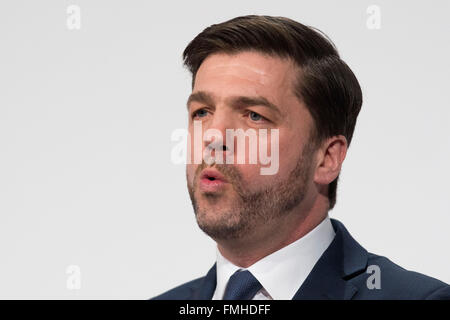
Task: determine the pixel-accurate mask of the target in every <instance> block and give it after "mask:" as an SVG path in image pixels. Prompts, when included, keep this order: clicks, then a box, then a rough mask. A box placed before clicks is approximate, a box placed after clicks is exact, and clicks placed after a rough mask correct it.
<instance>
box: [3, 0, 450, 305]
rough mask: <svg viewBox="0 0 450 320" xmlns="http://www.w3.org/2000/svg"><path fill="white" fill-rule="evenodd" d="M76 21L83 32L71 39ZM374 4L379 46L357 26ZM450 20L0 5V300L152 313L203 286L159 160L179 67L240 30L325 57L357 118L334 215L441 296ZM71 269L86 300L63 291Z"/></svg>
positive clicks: (331, 6)
mask: <svg viewBox="0 0 450 320" xmlns="http://www.w3.org/2000/svg"><path fill="white" fill-rule="evenodd" d="M71 4H75V5H78V6H80V8H81V30H77V31H70V30H68V29H67V27H66V19H67V13H66V9H67V6H68V5H71ZM372 4H376V5H379V6H380V9H381V29H380V30H369V29H368V28H367V27H366V20H367V18H368V14H367V13H366V9H367V7H368V6H369V5H372ZM449 12H450V1H447V0H444V1H433V2H430V1H298V0H297V1H261V0H258V1H164V2H163V1H136V0H132V1H106V0H104V1H92V0H89V1H87V0H74V1H56V0H55V1H31V0H30V1H17V0H15V1H5V0H2V1H1V2H0V298H26V299H28V298H44V299H45V298H58V299H67V298H70V299H72V298H74V299H77V298H84V299H91V298H106V299H109V298H123V299H131V298H137V299H146V298H150V297H152V296H154V295H156V294H159V293H161V292H163V291H165V290H167V289H169V288H172V287H173V286H175V285H178V284H180V283H182V282H185V281H188V280H191V279H193V278H196V277H200V276H202V275H204V274H205V273H206V272H207V270H208V269H209V268H210V266H211V265H212V264H213V262H214V259H215V251H214V249H215V243H214V242H213V241H212V240H211V239H209V238H208V237H207V236H206V235H204V234H203V233H202V232H201V231H200V230H199V229H198V227H197V225H196V222H195V219H194V214H193V210H192V207H191V204H190V200H189V196H188V193H187V189H186V182H185V171H184V167H183V166H182V165H174V164H172V163H171V161H170V152H171V149H172V147H173V146H174V145H175V143H173V142H171V140H170V137H171V133H172V131H173V130H175V129H177V128H184V127H186V124H187V112H186V109H185V102H186V99H187V96H188V95H189V93H190V75H189V74H188V72H187V71H186V70H185V69H183V67H182V65H181V53H182V51H183V49H184V48H185V46H186V45H187V44H188V42H189V41H190V40H191V39H192V38H193V37H194V36H195V35H197V34H198V33H199V32H200V31H202V30H203V29H204V28H205V27H207V26H209V25H210V24H213V23H218V22H222V21H225V20H227V19H230V18H232V17H235V16H239V15H244V14H269V15H282V16H287V17H290V18H293V19H295V20H298V21H300V22H302V23H304V24H307V25H311V26H314V27H317V28H319V29H320V30H322V31H323V32H325V33H326V34H327V35H328V36H329V37H330V38H331V39H332V40H333V41H334V42H335V44H336V46H337V47H338V49H339V51H340V53H341V55H342V57H343V58H344V60H345V61H346V62H347V63H348V64H349V65H350V67H351V68H352V69H353V71H354V72H355V74H356V76H357V77H358V79H359V81H360V83H361V86H362V88H363V93H364V100H365V101H364V104H363V107H362V111H361V113H360V116H359V119H358V123H357V126H356V130H355V135H354V139H353V141H352V145H351V147H350V149H349V152H348V154H347V159H346V160H345V162H344V165H343V170H342V174H341V179H340V184H339V189H338V200H337V204H336V207H335V209H333V210H332V211H331V212H330V216H331V217H333V218H337V219H339V220H341V221H342V222H344V224H345V225H346V226H347V228H348V229H349V231H350V232H351V233H352V235H353V236H354V237H355V238H356V239H357V240H358V241H359V242H360V243H361V244H362V245H363V246H365V247H366V248H367V249H368V250H369V251H372V252H375V253H378V254H382V255H386V256H387V257H389V258H390V259H391V260H393V261H394V262H396V263H398V264H400V265H401V266H403V267H405V268H407V269H412V270H415V271H419V272H422V273H425V274H428V275H430V276H433V277H436V278H439V279H441V280H443V281H445V282H447V283H450V268H449V266H450V255H449V243H450V232H449V227H450V215H449V214H450V209H449V204H448V200H449V188H448V181H449V180H450V169H449V163H450V143H449V136H450V132H449V130H450V129H449V127H450V108H449V100H450V97H449V92H450V90H449V89H450V88H449V82H450V79H449V70H450V62H449V57H450V43H449V41H448V39H449V31H450V20H449V19H448V14H449ZM72 264H74V265H78V266H79V267H80V268H81V289H79V290H68V289H67V287H66V280H67V277H68V275H67V274H66V268H67V266H69V265H72ZM381 277H382V275H381ZM381 279H382V278H381Z"/></svg>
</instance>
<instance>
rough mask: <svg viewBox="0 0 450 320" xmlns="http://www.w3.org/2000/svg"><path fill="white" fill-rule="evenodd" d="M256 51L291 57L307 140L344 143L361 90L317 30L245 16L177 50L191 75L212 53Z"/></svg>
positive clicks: (331, 191)
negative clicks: (309, 122)
mask: <svg viewBox="0 0 450 320" xmlns="http://www.w3.org/2000/svg"><path fill="white" fill-rule="evenodd" d="M242 51H257V52H260V53H263V54H268V55H271V56H277V57H280V58H288V59H291V60H293V61H294V62H295V63H296V64H297V65H298V66H299V67H300V68H299V73H298V79H297V83H295V84H294V91H295V94H296V95H297V97H298V98H299V99H300V101H303V102H304V103H305V105H306V107H307V109H308V110H309V112H310V113H311V116H312V118H313V119H314V124H315V126H314V128H313V130H314V132H313V133H312V138H311V142H312V143H314V145H315V146H318V145H319V144H320V143H321V142H322V141H323V140H324V139H326V138H329V137H332V136H335V135H343V136H345V138H346V139H347V143H348V145H349V146H350V142H351V140H352V136H353V131H354V129H355V125H356V118H357V116H358V113H359V111H360V109H361V105H362V92H361V87H360V85H359V83H358V80H357V79H356V77H355V75H354V74H353V72H352V71H351V70H350V68H349V67H348V66H347V64H346V63H345V62H344V61H342V60H341V58H340V57H339V54H338V52H337V49H336V47H335V45H334V44H333V43H332V41H331V40H330V39H329V38H328V37H327V36H325V35H324V34H323V33H322V32H321V31H319V30H318V29H315V28H313V27H309V26H305V25H303V24H301V23H299V22H296V21H294V20H291V19H289V18H285V17H272V16H257V15H248V16H242V17H237V18H234V19H231V20H229V21H226V22H223V23H219V24H213V25H211V26H210V27H208V28H206V29H205V30H203V31H202V32H201V33H200V34H199V35H197V36H196V37H195V38H194V39H193V40H192V41H191V42H190V43H189V44H188V46H187V47H186V49H185V50H184V52H183V61H184V65H185V66H187V68H188V69H189V71H190V72H191V73H192V87H193V86H194V82H195V76H196V73H197V70H198V69H199V67H200V65H201V64H202V62H203V61H204V60H205V58H206V57H207V56H209V55H211V54H213V53H219V52H220V53H229V54H234V53H239V52H242ZM338 179H339V176H338V177H337V178H336V179H335V180H334V181H333V182H331V183H330V184H329V186H328V199H329V203H330V205H329V210H331V209H332V208H333V207H334V205H335V203H336V189H337V182H338Z"/></svg>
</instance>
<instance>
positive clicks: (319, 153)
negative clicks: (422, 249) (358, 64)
mask: <svg viewBox="0 0 450 320" xmlns="http://www.w3.org/2000/svg"><path fill="white" fill-rule="evenodd" d="M183 58H184V63H185V65H186V66H187V67H188V68H189V70H190V71H191V72H192V76H193V78H192V94H191V95H190V97H189V99H188V110H189V133H190V140H189V142H190V145H193V144H195V143H194V141H193V136H194V135H195V130H196V128H195V125H196V124H201V130H202V132H205V131H206V130H212V129H213V130H215V131H214V132H216V133H217V132H219V133H221V134H222V136H223V137H225V136H226V137H227V139H220V138H219V137H218V136H217V137H216V138H215V139H212V138H211V139H206V140H205V141H204V144H203V145H202V146H201V152H205V150H207V149H208V148H209V149H214V150H210V151H211V152H212V153H211V155H213V156H212V160H213V161H211V162H207V161H205V159H203V161H201V162H200V163H188V164H187V184H188V190H189V195H190V197H191V200H192V204H193V207H194V212H195V216H196V219H197V223H198V225H199V227H200V228H201V229H202V230H203V231H204V232H205V233H206V234H208V235H209V236H210V237H211V238H213V239H214V240H215V241H216V242H217V261H216V263H215V264H214V266H213V267H212V268H211V269H210V270H209V272H208V273H207V274H206V276H205V277H202V278H199V279H196V280H193V281H190V282H188V283H185V284H183V285H181V286H179V287H176V288H174V289H172V290H170V291H168V292H166V293H163V294H162V295H159V296H158V297H156V298H155V299H227V300H228V299H260V300H261V299H445V298H450V286H448V285H447V284H445V283H443V282H441V281H439V280H436V279H433V278H430V277H427V276H425V275H421V274H419V273H415V272H411V271H407V270H405V269H402V268H401V267H399V266H397V265H395V264H394V263H392V262H391V261H390V260H388V259H387V258H385V257H382V256H377V255H374V254H371V253H368V252H367V251H366V250H365V249H364V248H362V247H361V246H360V245H359V244H358V243H357V242H356V241H355V240H354V239H353V238H352V237H351V236H350V234H349V233H348V231H347V230H346V229H345V228H344V226H343V224H342V223H340V222H339V221H337V220H334V219H330V218H329V216H328V211H329V210H331V209H332V208H333V207H334V205H335V202H336V188H337V182H338V178H339V173H340V170H341V166H342V163H343V161H344V159H345V156H346V152H347V149H348V147H349V145H350V142H351V140H352V136H353V131H354V127H355V124H356V119H357V116H358V113H359V111H360V108H361V105H362V93H361V88H360V86H359V83H358V81H357V79H356V77H355V76H354V74H353V72H352V71H351V70H350V68H349V67H348V66H347V65H346V64H345V63H344V62H343V61H342V60H341V59H340V57H339V55H338V52H337V50H336V48H335V47H334V45H333V44H332V43H331V42H330V40H328V39H327V38H326V37H325V36H324V35H322V34H321V33H319V32H318V31H316V30H315V29H313V28H311V27H307V26H304V25H302V24H300V23H298V22H295V21H293V20H290V19H287V18H283V17H270V16H253V15H252V16H243V17H238V18H235V19H232V20H230V21H227V22H224V23H221V24H216V25H212V26H210V27H209V28H206V29H205V30H204V31H203V32H202V33H200V34H199V35H198V36H197V37H196V38H195V39H194V40H192V41H191V42H190V43H189V45H188V46H187V48H186V49H185V51H184V53H183ZM229 129H242V130H249V129H252V130H255V132H261V131H258V130H259V129H267V130H268V132H269V134H268V137H270V136H271V135H272V134H275V133H274V132H275V131H271V130H273V129H276V130H277V136H276V137H277V141H276V143H272V142H271V143H268V144H267V145H266V147H267V148H268V150H269V151H270V152H272V153H275V152H279V163H278V170H277V172H276V173H275V174H261V172H262V171H261V168H262V167H263V164H262V163H259V164H255V163H249V161H248V160H249V157H250V153H251V152H250V150H249V147H248V148H247V146H246V151H247V153H246V156H245V157H244V158H245V160H247V161H244V162H243V163H237V162H234V163H233V164H229V163H219V162H218V161H215V162H214V160H215V159H216V158H219V156H224V157H230V158H231V159H232V160H233V158H235V156H236V155H235V150H236V149H237V148H236V140H235V139H228V135H227V130H229ZM271 141H273V140H271ZM212 144H214V147H211V145H212ZM249 145H250V143H249ZM260 147H261V146H260ZM197 152H198V150H197ZM220 153H223V154H220ZM234 160H235V159H234ZM250 162H251V161H250Z"/></svg>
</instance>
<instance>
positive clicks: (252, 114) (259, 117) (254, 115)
mask: <svg viewBox="0 0 450 320" xmlns="http://www.w3.org/2000/svg"><path fill="white" fill-rule="evenodd" d="M248 115H249V117H250V119H251V120H252V121H256V122H259V121H261V120H265V118H264V117H263V116H262V115H260V114H259V113H256V112H254V111H250V112H249V113H248Z"/></svg>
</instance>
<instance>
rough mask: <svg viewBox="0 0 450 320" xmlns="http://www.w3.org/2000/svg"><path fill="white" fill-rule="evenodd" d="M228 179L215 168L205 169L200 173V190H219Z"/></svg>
mask: <svg viewBox="0 0 450 320" xmlns="http://www.w3.org/2000/svg"><path fill="white" fill-rule="evenodd" d="M227 183H228V181H227V180H226V179H225V177H224V176H223V175H222V174H221V173H220V172H219V171H217V170H215V169H205V170H203V171H202V173H201V175H200V184H199V186H200V190H202V191H203V192H209V193H210V192H219V191H220V190H222V188H224V187H225V185H226V184H227Z"/></svg>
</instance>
